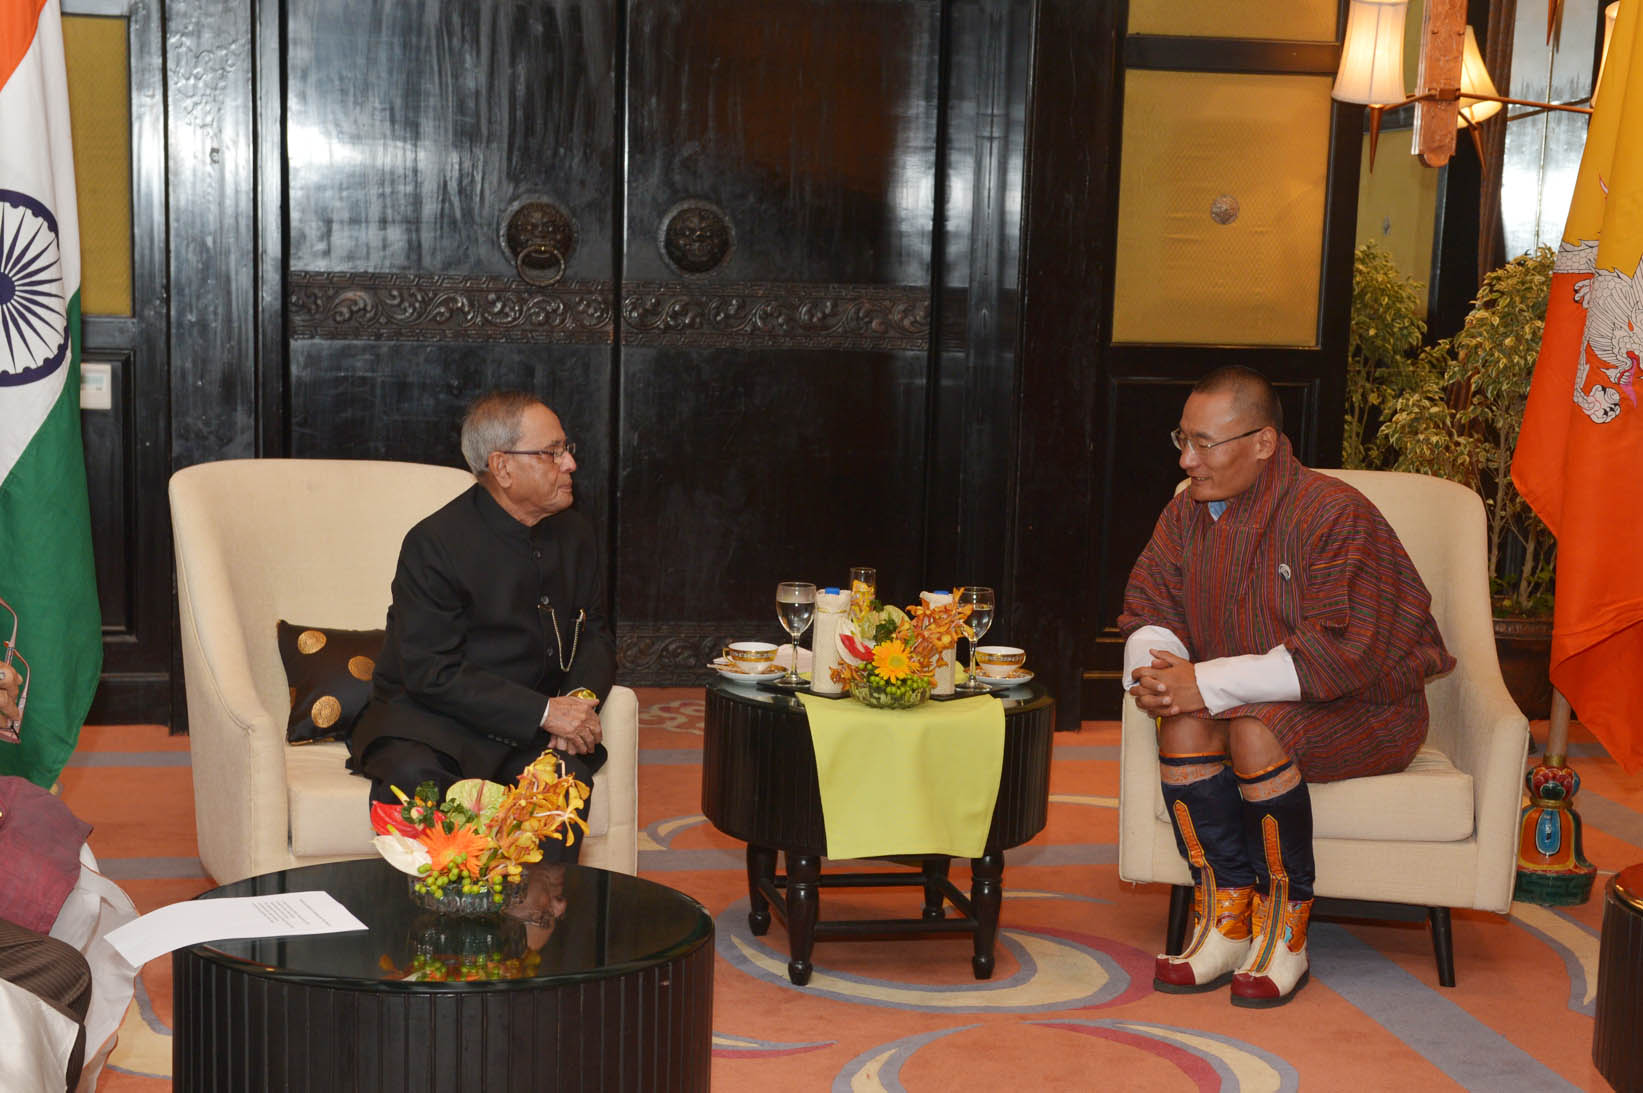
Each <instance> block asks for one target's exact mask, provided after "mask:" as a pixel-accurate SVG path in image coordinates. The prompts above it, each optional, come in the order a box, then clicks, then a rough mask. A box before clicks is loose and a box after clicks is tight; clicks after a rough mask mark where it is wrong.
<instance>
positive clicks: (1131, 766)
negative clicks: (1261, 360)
mask: <svg viewBox="0 0 1643 1093" xmlns="http://www.w3.org/2000/svg"><path fill="white" fill-rule="evenodd" d="M1325 473H1328V474H1332V475H1334V476H1335V477H1337V478H1340V479H1342V480H1343V481H1346V482H1348V483H1350V484H1351V485H1353V486H1355V487H1357V489H1359V490H1360V491H1362V492H1363V494H1364V495H1365V496H1367V497H1368V498H1369V499H1370V500H1371V501H1373V502H1374V503H1375V505H1376V507H1378V508H1379V509H1380V510H1381V512H1382V514H1384V515H1385V517H1386V519H1387V521H1388V522H1389V523H1390V524H1391V525H1392V528H1393V530H1395V531H1396V532H1397V533H1398V537H1399V538H1400V539H1402V540H1403V545H1404V549H1405V550H1407V551H1408V552H1409V557H1410V558H1411V559H1412V560H1413V561H1414V563H1415V568H1416V569H1417V570H1419V571H1420V574H1421V577H1422V579H1423V580H1425V582H1426V587H1427V588H1428V589H1429V590H1430V591H1431V593H1432V614H1433V616H1434V617H1435V618H1436V619H1437V622H1438V629H1439V630H1440V631H1441V632H1442V633H1443V638H1444V642H1445V644H1447V645H1448V647H1449V651H1450V652H1451V653H1452V654H1454V656H1455V659H1456V661H1457V663H1456V666H1455V669H1454V670H1453V671H1452V672H1450V673H1449V674H1447V675H1445V676H1443V677H1441V678H1438V679H1433V680H1431V681H1429V682H1428V683H1427V685H1426V699H1427V704H1428V706H1429V707H1430V709H1431V727H1430V728H1429V729H1428V730H1427V735H1426V743H1425V745H1424V746H1423V747H1422V748H1421V750H1420V752H1419V753H1418V754H1417V755H1416V757H1415V759H1414V761H1413V762H1412V763H1411V764H1410V766H1409V768H1408V769H1407V770H1405V771H1403V772H1401V773H1399V774H1387V775H1381V776H1378V777H1373V778H1354V779H1348V780H1346V781H1342V782H1329V783H1323V784H1314V785H1313V786H1312V787H1311V793H1312V811H1313V845H1314V848H1315V851H1316V854H1317V864H1318V876H1317V883H1316V886H1315V887H1316V893H1317V895H1318V896H1319V897H1321V898H1323V899H1335V900H1347V901H1355V902H1356V901H1370V902H1374V903H1379V904H1404V905H1415V906H1418V907H1423V908H1425V909H1426V914H1427V919H1428V921H1429V922H1430V923H1431V926H1432V943H1433V950H1434V954H1435V956H1436V959H1437V965H1438V981H1439V982H1440V983H1441V984H1442V985H1443V986H1446V987H1452V986H1454V983H1455V973H1454V955H1453V950H1452V946H1451V941H1450V931H1449V909H1450V908H1451V907H1472V908H1477V909H1480V910H1486V911H1500V912H1504V911H1506V910H1508V909H1509V908H1510V906H1511V902H1512V882H1513V877H1514V871H1515V862H1516V851H1517V834H1518V809H1519V804H1520V798H1521V792H1522V787H1523V771H1524V759H1525V756H1526V755H1527V752H1528V747H1529V733H1528V721H1527V720H1525V718H1524V716H1523V714H1522V713H1521V712H1520V711H1519V710H1518V708H1517V706H1516V705H1515V704H1514V703H1513V702H1512V698H1511V696H1510V695H1509V694H1508V693H1507V691H1506V685H1505V684H1504V683H1503V682H1502V681H1501V675H1500V663H1499V661H1498V660H1497V659H1496V656H1495V644H1494V628H1493V619H1492V611H1491V605H1490V600H1489V580H1488V560H1487V557H1486V552H1485V535H1484V512H1483V504H1482V502H1481V501H1480V500H1479V499H1478V496H1477V494H1475V493H1473V492H1472V491H1471V490H1468V489H1466V488H1465V487H1463V486H1459V485H1457V484H1455V483H1453V482H1447V481H1444V480H1442V479H1439V478H1430V477H1427V476H1425V475H1417V474H1398V473H1393V472H1389V471H1327V472H1325ZM1119 766H1120V786H1119V796H1118V827H1119V835H1118V875H1119V876H1120V877H1121V878H1122V879H1124V880H1127V881H1137V882H1162V883H1165V884H1172V885H1176V886H1177V887H1176V888H1174V889H1173V890H1172V892H1171V900H1170V919H1169V926H1168V930H1167V937H1166V942H1165V944H1166V947H1167V951H1169V952H1179V951H1180V946H1181V943H1182V940H1183V936H1184V932H1185V929H1186V920H1187V917H1188V913H1189V910H1190V906H1191V902H1192V899H1191V889H1190V888H1189V887H1187V886H1188V885H1190V884H1191V876H1190V874H1189V873H1188V871H1187V863H1186V862H1185V860H1183V859H1182V857H1181V855H1180V854H1179V853H1178V852H1177V851H1176V849H1175V836H1174V834H1173V832H1172V831H1171V829H1170V823H1169V818H1168V814H1167V813H1166V812H1165V810H1164V799H1163V793H1162V792H1161V790H1160V789H1159V784H1158V743H1157V736H1156V732H1155V728H1154V723H1153V719H1152V718H1150V717H1148V716H1147V715H1145V714H1143V713H1142V712H1141V710H1140V708H1139V707H1138V706H1136V704H1135V700H1134V699H1133V698H1130V697H1128V696H1126V697H1125V699H1124V714H1123V739H1122V744H1121V747H1120V758H1119ZM1389 910H1391V909H1389ZM1326 911H1327V908H1320V913H1325V912H1326ZM1372 913H1373V912H1372Z"/></svg>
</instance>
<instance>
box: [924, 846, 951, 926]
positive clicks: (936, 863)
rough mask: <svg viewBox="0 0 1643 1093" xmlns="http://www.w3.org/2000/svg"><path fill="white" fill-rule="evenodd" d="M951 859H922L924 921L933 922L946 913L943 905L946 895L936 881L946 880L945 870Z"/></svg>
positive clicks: (941, 857)
mask: <svg viewBox="0 0 1643 1093" xmlns="http://www.w3.org/2000/svg"><path fill="white" fill-rule="evenodd" d="M952 863H953V859H951V858H949V857H945V856H938V857H932V858H925V859H924V920H925V921H926V922H934V921H935V920H936V919H938V918H941V917H943V915H944V914H945V913H946V912H945V910H944V907H943V904H945V903H946V902H947V895H946V893H945V892H943V891H942V890H941V885H940V884H938V883H937V882H938V881H944V880H946V879H947V869H948V867H949V866H951V865H952Z"/></svg>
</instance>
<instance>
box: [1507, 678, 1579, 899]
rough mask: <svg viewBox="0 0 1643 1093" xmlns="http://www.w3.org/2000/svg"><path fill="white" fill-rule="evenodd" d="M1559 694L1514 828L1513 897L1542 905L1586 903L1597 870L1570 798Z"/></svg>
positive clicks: (1565, 703)
mask: <svg viewBox="0 0 1643 1093" xmlns="http://www.w3.org/2000/svg"><path fill="white" fill-rule="evenodd" d="M1572 712H1573V711H1571V709H1570V708H1569V700H1568V698H1566V697H1565V696H1564V694H1563V692H1562V691H1559V690H1557V689H1555V688H1554V689H1553V690H1552V719H1551V722H1550V724H1549V725H1548V727H1547V730H1546V754H1545V758H1544V760H1543V761H1542V762H1541V763H1539V764H1538V765H1536V766H1535V767H1534V768H1533V769H1532V770H1530V771H1529V773H1528V774H1527V775H1526V776H1525V777H1524V784H1525V785H1526V786H1527V787H1528V790H1529V803H1528V804H1527V805H1525V806H1524V807H1523V812H1522V814H1521V818H1520V820H1519V825H1518V854H1517V882H1516V883H1515V884H1514V885H1513V888H1512V898H1513V899H1515V900H1520V901H1522V902H1524V903H1538V904H1541V905H1543V906H1546V907H1563V906H1569V905H1571V904H1576V903H1585V902H1586V900H1587V899H1589V898H1590V897H1591V894H1592V881H1593V880H1594V879H1595V878H1596V876H1597V867H1596V866H1594V865H1593V864H1592V863H1591V862H1589V861H1587V860H1586V853H1585V848H1584V847H1583V846H1582V842H1581V831H1580V814H1579V813H1577V812H1576V811H1575V807H1574V796H1575V794H1576V793H1577V792H1579V790H1580V775H1578V774H1576V773H1575V772H1574V770H1573V769H1571V768H1570V766H1569V763H1568V754H1569V717H1570V715H1571V713H1572Z"/></svg>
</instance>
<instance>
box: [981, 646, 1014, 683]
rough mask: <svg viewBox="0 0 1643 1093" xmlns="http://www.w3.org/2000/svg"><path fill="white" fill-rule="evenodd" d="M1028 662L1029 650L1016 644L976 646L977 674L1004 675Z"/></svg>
mask: <svg viewBox="0 0 1643 1093" xmlns="http://www.w3.org/2000/svg"><path fill="white" fill-rule="evenodd" d="M1025 663H1027V650H1025V649H1020V648H1017V647H1016V646H1014V645H978V646H976V674H977V675H980V676H1003V675H1004V674H1006V673H1007V672H1009V671H1010V670H1012V669H1014V668H1019V667H1021V666H1022V665H1023V664H1025Z"/></svg>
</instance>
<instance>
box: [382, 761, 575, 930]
mask: <svg viewBox="0 0 1643 1093" xmlns="http://www.w3.org/2000/svg"><path fill="white" fill-rule="evenodd" d="M393 789H394V794H395V796H397V797H398V798H399V799H400V803H399V804H397V805H394V804H389V803H386V802H379V803H377V804H374V805H372V806H371V827H372V828H373V829H374V830H375V831H376V832H377V833H378V834H377V837H376V839H374V840H373V842H374V845H375V846H376V848H377V852H378V853H380V854H381V855H382V856H383V858H384V859H386V860H387V862H388V864H389V865H392V866H393V867H394V868H395V869H398V870H399V871H400V872H401V873H405V874H406V875H408V876H409V877H411V878H412V880H411V894H412V899H414V900H415V901H416V902H417V903H419V904H421V905H422V906H425V907H428V908H430V909H432V910H438V911H445V912H448V913H453V914H481V915H482V914H495V913H497V912H499V911H500V910H501V909H502V905H503V904H504V902H505V901H506V896H505V892H506V891H507V890H508V887H509V886H513V885H517V884H518V883H519V878H520V875H521V874H522V873H523V871H524V866H525V865H526V864H528V863H531V862H537V861H541V860H542V849H541V842H542V840H543V839H558V840H560V841H561V842H563V843H565V845H567V846H569V845H571V844H572V843H574V842H575V841H576V829H577V828H581V829H582V833H583V834H584V835H585V834H586V833H587V829H588V825H587V824H586V822H584V821H583V819H582V818H581V817H580V816H578V815H577V814H576V810H577V809H578V808H580V807H581V806H582V803H583V802H584V801H586V800H587V797H588V787H587V785H586V784H584V783H582V782H580V781H578V780H577V779H576V778H575V777H573V776H571V775H569V774H567V773H566V772H565V768H564V765H563V764H562V763H561V762H560V761H559V756H557V755H555V754H554V753H553V752H552V751H551V750H550V751H544V752H543V753H542V754H541V756H539V757H538V758H537V759H536V760H535V761H533V762H532V763H531V765H530V766H528V767H526V768H525V769H524V771H523V772H521V774H520V775H519V781H518V782H517V783H516V784H515V785H514V786H513V787H511V788H509V787H506V786H502V785H499V784H497V783H496V782H488V781H486V780H484V779H482V778H467V779H464V780H462V781H460V782H456V783H454V784H453V785H452V786H451V788H450V789H449V790H447V791H446V792H445V798H444V800H443V801H439V800H436V797H437V796H438V791H437V790H436V788H435V786H434V783H432V782H424V783H423V784H422V785H421V786H418V787H417V791H416V796H414V797H406V796H405V794H404V793H403V792H402V791H401V790H400V789H399V787H397V786H395V787H393Z"/></svg>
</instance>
